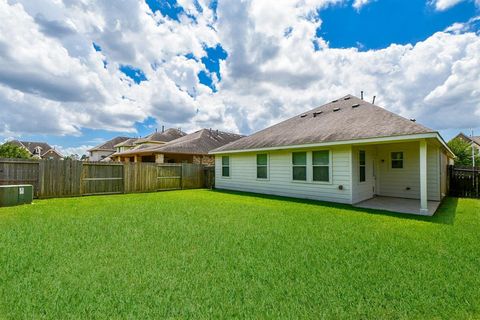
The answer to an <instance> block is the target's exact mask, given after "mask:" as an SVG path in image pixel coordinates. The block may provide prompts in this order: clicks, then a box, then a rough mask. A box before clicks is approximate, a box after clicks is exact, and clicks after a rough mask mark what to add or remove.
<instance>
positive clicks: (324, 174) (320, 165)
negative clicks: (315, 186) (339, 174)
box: [312, 150, 330, 182]
mask: <svg viewBox="0 0 480 320" xmlns="http://www.w3.org/2000/svg"><path fill="white" fill-rule="evenodd" d="M312 165H313V181H321V182H329V181H330V152H329V151H328V150H324V151H313V152H312Z"/></svg>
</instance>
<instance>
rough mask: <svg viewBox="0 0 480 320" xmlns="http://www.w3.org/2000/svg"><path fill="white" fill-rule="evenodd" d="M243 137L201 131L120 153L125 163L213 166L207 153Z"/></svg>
mask: <svg viewBox="0 0 480 320" xmlns="http://www.w3.org/2000/svg"><path fill="white" fill-rule="evenodd" d="M242 137H243V136H241V135H238V134H233V133H228V132H223V131H218V130H211V129H202V130H199V131H196V132H194V133H191V134H188V135H186V136H183V137H181V138H178V139H175V140H173V141H171V142H168V143H166V144H164V145H158V146H152V145H149V144H142V145H139V146H136V147H135V148H133V149H131V150H128V151H124V152H120V153H118V154H117V157H119V158H120V159H122V161H126V162H156V163H198V164H207V165H213V164H214V161H215V157H214V156H211V155H209V154H208V153H209V152H210V151H211V150H213V149H215V148H218V147H221V146H223V145H225V144H227V143H230V142H232V141H236V140H238V139H240V138H242Z"/></svg>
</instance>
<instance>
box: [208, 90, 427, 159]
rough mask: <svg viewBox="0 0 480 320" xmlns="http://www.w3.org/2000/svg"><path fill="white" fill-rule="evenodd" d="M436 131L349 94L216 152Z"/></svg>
mask: <svg viewBox="0 0 480 320" xmlns="http://www.w3.org/2000/svg"><path fill="white" fill-rule="evenodd" d="M430 132H435V131H434V130H432V129H429V128H426V127H424V126H422V125H420V124H418V123H416V122H413V121H410V120H408V119H405V118H403V117H401V116H399V115H397V114H395V113H392V112H390V111H388V110H385V109H383V108H381V107H378V106H376V105H373V104H371V103H368V102H366V101H364V100H362V99H360V98H357V97H355V96H352V95H347V96H345V97H343V98H341V99H338V100H334V101H332V102H330V103H327V104H325V105H323V106H320V107H318V108H315V109H313V110H310V111H307V112H304V113H302V114H300V115H297V116H295V117H292V118H290V119H288V120H285V121H283V122H281V123H278V124H276V125H273V126H271V127H269V128H266V129H264V130H261V131H259V132H257V133H254V134H252V135H250V136H247V137H245V138H242V139H240V140H237V141H235V142H232V143H229V144H228V145H225V146H223V147H220V148H218V149H215V150H213V152H223V151H233V150H249V149H261V148H270V147H279V146H294V145H304V144H313V143H326V142H334V141H347V140H355V139H366V138H377V137H389V136H401V135H410V134H420V133H430Z"/></svg>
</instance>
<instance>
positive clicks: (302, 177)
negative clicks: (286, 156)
mask: <svg viewBox="0 0 480 320" xmlns="http://www.w3.org/2000/svg"><path fill="white" fill-rule="evenodd" d="M292 179H293V180H295V181H307V153H306V152H292Z"/></svg>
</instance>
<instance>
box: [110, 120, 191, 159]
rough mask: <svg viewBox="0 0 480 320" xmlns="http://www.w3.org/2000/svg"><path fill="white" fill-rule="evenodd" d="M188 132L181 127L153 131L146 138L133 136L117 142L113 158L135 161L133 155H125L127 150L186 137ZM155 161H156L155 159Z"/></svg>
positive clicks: (141, 148)
mask: <svg viewBox="0 0 480 320" xmlns="http://www.w3.org/2000/svg"><path fill="white" fill-rule="evenodd" d="M186 135H187V134H186V133H185V132H183V131H182V130H180V129H174V128H170V129H167V130H164V128H163V127H162V131H161V132H157V131H155V132H153V133H151V134H149V135H148V136H146V137H144V138H132V139H128V140H125V141H123V142H122V143H119V144H116V145H115V148H116V152H115V153H114V154H112V156H111V158H112V160H114V161H132V162H133V161H135V159H134V158H133V156H130V155H128V156H125V152H126V151H129V150H130V151H139V150H143V149H147V148H152V147H158V146H161V145H164V144H166V143H168V142H170V141H173V140H176V139H178V138H181V137H184V136H186ZM153 162H155V161H153Z"/></svg>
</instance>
